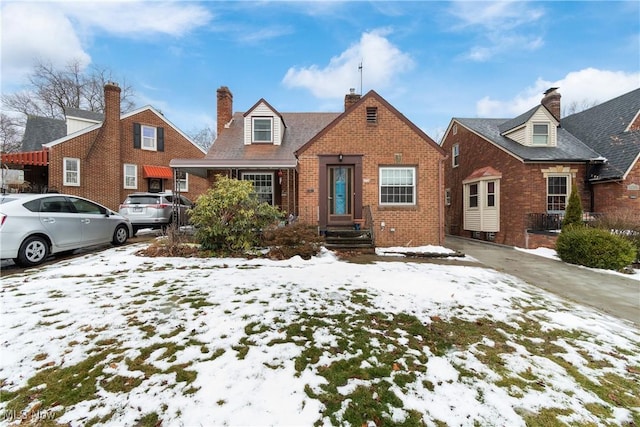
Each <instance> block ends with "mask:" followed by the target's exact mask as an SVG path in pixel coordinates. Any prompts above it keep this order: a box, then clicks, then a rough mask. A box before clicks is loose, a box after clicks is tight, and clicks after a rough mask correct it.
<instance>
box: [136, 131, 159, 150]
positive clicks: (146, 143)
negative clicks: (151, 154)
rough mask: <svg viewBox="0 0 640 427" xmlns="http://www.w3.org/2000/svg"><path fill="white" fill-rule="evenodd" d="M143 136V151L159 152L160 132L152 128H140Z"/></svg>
mask: <svg viewBox="0 0 640 427" xmlns="http://www.w3.org/2000/svg"><path fill="white" fill-rule="evenodd" d="M140 132H141V134H142V147H141V148H142V149H143V150H151V151H157V149H158V130H157V129H156V128H155V127H152V126H145V125H141V126H140Z"/></svg>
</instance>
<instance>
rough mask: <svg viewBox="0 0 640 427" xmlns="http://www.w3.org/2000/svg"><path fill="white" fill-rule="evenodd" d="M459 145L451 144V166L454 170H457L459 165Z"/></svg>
mask: <svg viewBox="0 0 640 427" xmlns="http://www.w3.org/2000/svg"><path fill="white" fill-rule="evenodd" d="M459 162H460V145H458V144H453V147H451V164H452V165H453V167H454V168H457V167H458V165H459V164H460V163H459Z"/></svg>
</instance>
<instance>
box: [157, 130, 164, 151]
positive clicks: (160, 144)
mask: <svg viewBox="0 0 640 427" xmlns="http://www.w3.org/2000/svg"><path fill="white" fill-rule="evenodd" d="M158 151H164V128H158Z"/></svg>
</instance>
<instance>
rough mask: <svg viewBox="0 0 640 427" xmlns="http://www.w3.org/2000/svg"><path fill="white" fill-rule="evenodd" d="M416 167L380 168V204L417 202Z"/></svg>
mask: <svg viewBox="0 0 640 427" xmlns="http://www.w3.org/2000/svg"><path fill="white" fill-rule="evenodd" d="M415 183H416V168H414V167H381V168H380V204H381V205H415V204H416V184H415Z"/></svg>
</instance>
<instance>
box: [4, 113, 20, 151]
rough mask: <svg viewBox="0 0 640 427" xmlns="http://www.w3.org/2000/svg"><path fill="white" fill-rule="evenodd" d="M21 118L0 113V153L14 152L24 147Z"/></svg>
mask: <svg viewBox="0 0 640 427" xmlns="http://www.w3.org/2000/svg"><path fill="white" fill-rule="evenodd" d="M21 126H22V124H21V123H20V120H18V119H16V118H13V117H11V116H8V115H7V114H4V113H0V153H14V152H17V151H20V149H21V147H22V132H21V130H20V127H21Z"/></svg>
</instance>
